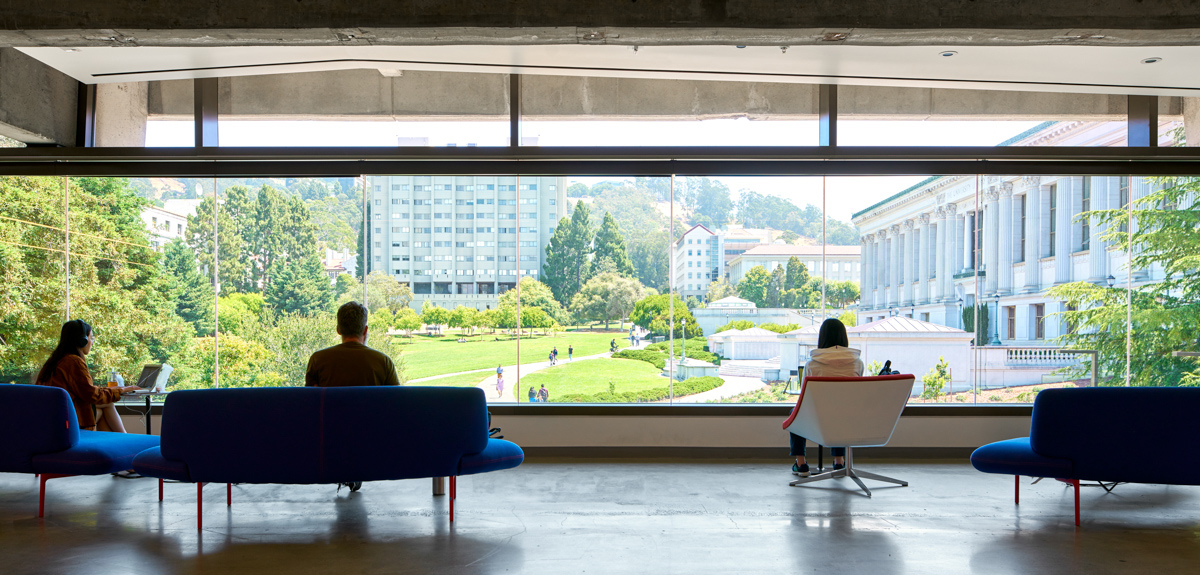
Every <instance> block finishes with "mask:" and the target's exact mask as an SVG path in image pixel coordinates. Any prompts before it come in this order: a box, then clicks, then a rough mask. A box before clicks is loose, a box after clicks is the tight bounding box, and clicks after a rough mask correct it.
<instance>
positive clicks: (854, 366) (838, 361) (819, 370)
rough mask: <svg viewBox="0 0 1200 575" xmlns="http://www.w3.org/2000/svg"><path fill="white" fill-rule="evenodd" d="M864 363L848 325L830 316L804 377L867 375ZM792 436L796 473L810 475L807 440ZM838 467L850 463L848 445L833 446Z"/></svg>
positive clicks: (793, 466)
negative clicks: (846, 446) (852, 342)
mask: <svg viewBox="0 0 1200 575" xmlns="http://www.w3.org/2000/svg"><path fill="white" fill-rule="evenodd" d="M863 369H864V366H863V362H862V359H860V358H859V351H858V350H857V349H850V337H849V336H848V335H846V326H845V325H844V324H842V322H840V321H838V320H836V319H834V318H829V319H827V320H825V321H824V323H822V324H821V331H820V332H818V333H817V349H814V350H813V352H812V354H811V356H810V359H809V360H808V363H807V364H805V365H804V376H803V377H817V376H827V377H858V376H861V375H862V374H863ZM788 435H789V436H790V437H791V455H792V456H793V457H795V458H796V462H795V463H793V464H792V473H794V474H796V475H799V476H800V477H808V476H809V475H810V472H809V469H808V462H807V460H806V459H805V455H806V454H805V450H806V447H807V444H808V442H807V440H805V439H804V438H803V437H800V436H799V435H796V434H794V433H790V434H788ZM829 452H830V454H831V455H833V468H834V470H837V469H841V468H842V467H844V466H845V465H846V457H845V456H846V448H844V447H831V448H830V449H829Z"/></svg>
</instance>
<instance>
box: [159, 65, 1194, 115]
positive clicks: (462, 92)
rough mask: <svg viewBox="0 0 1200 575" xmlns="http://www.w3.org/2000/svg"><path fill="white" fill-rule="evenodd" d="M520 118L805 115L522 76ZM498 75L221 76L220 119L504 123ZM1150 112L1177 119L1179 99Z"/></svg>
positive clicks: (165, 99) (773, 89)
mask: <svg viewBox="0 0 1200 575" xmlns="http://www.w3.org/2000/svg"><path fill="white" fill-rule="evenodd" d="M523 82H524V86H523V89H522V94H523V110H522V114H523V116H524V117H525V118H526V119H535V120H536V119H547V118H555V119H563V118H571V119H584V120H586V119H605V120H620V119H647V120H671V119H709V118H731V117H747V118H751V119H755V120H771V119H815V118H816V116H817V111H818V110H817V87H816V86H814V85H811V84H778V83H764V82H706V81H690V80H647V79H637V78H594V77H593V78H586V77H575V76H537V75H527V76H524V80H523ZM191 90H192V87H191V81H188V80H176V81H166V82H150V86H149V91H148V92H149V110H148V111H149V114H150V115H151V116H153V117H160V118H178V119H186V118H190V117H191V114H192V95H191ZM507 94H508V77H507V75H504V74H468V73H451V72H421V71H405V72H404V73H403V75H402V76H398V77H387V76H383V75H381V74H380V73H379V72H377V71H375V70H343V71H333V72H311V73H302V74H276V75H269V76H239V77H233V78H222V79H221V104H220V113H221V117H222V118H225V119H239V118H240V119H268V118H269V119H278V120H282V119H339V118H341V119H344V118H357V119H363V120H368V119H380V120H384V119H388V120H390V119H398V120H432V119H444V118H458V119H465V118H470V119H504V118H505V117H507V114H508V105H507ZM1159 104H1160V107H1159V115H1160V116H1163V117H1166V118H1178V117H1180V116H1182V114H1183V113H1184V111H1183V103H1182V99H1181V98H1171V97H1163V98H1159ZM1125 106H1126V98H1125V97H1124V96H1111V95H1104V94H1059V93H1043V92H998V91H981V90H949V89H939V88H932V89H931V88H891V87H869V86H842V87H841V88H840V90H839V106H838V108H839V110H838V111H839V116H840V117H841V118H843V119H871V118H889V119H908V120H985V119H997V120H998V119H1006V120H1122V121H1123V120H1124V118H1125Z"/></svg>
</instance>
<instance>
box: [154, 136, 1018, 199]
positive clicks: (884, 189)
mask: <svg viewBox="0 0 1200 575" xmlns="http://www.w3.org/2000/svg"><path fill="white" fill-rule="evenodd" d="M1035 125H1037V122H1017V121H977V122H964V121H932V120H931V121H895V122H886V121H847V120H843V121H841V122H839V123H838V128H839V141H838V143H839V144H842V145H845V146H855V145H874V146H994V145H996V144H998V143H1000V142H1003V141H1004V140H1007V139H1008V138H1011V137H1012V136H1015V135H1017V134H1019V133H1021V132H1023V131H1025V130H1027V129H1029V128H1031V127H1033V126H1035ZM192 126H193V124H192V122H174V121H151V122H149V124H148V126H147V134H146V146H148V147H159V146H191V145H192V142H193V139H192V138H193V133H192V131H193V127H192ZM523 129H524V134H523V137H525V138H537V145H539V146H620V145H640V146H655V145H660V146H672V145H674V146H680V145H691V146H736V145H758V146H785V145H802V146H803V145H807V146H812V145H816V144H817V123H816V122H815V121H749V120H746V119H734V120H705V121H688V122H682V121H681V122H674V121H671V122H633V121H628V122H625V121H622V122H609V121H574V122H566V121H563V122H533V121H530V122H526V123H525V124H524V128H523ZM220 132H221V143H222V144H223V145H225V146H395V145H397V142H398V141H400V140H399V139H400V138H426V139H427V141H428V143H429V145H431V146H446V145H450V144H455V145H458V146H467V145H470V144H475V145H479V146H505V145H507V144H508V122H390V121H378V122H363V121H347V122H334V121H307V122H295V121H223V122H221V124H220ZM408 141H410V142H411V141H412V140H408ZM926 177H927V176H861V177H852V176H842V177H830V178H827V179H825V178H821V177H765V176H744V177H734V176H721V177H717V178H713V179H717V180H720V181H722V182H724V183H725V185H727V186H729V189H730V191H732V192H733V195H734V200H735V201H736V200H737V196H738V194H739V193H740V192H741V191H742V190H754V191H756V192H759V193H762V194H770V195H775V196H779V197H783V198H787V199H789V200H791V201H792V202H794V203H796V204H797V205H799V206H801V207H803V206H804V205H805V204H813V205H815V206H818V207H820V206H821V205H822V204H821V189H822V184H823V182H822V180H823V179H824V180H825V181H824V187H825V198H826V202H827V204H826V209H827V211H828V214H829V216H830V217H832V218H837V219H840V220H843V221H849V219H850V215H851V214H852V213H853V212H855V211H858V210H861V209H863V208H865V207H867V206H869V205H871V204H874V203H875V202H877V201H879V200H882V199H884V198H886V197H888V196H890V195H892V194H894V193H896V192H898V191H900V190H903V189H904V188H907V187H909V186H911V185H913V184H915V183H917V182H919V181H921V180H923V179H925V178H926ZM567 179H568V183H570V182H575V181H579V182H583V183H585V184H588V185H591V184H594V183H596V182H599V181H602V180H620V179H624V178H620V177H612V176H608V177H602V178H591V177H586V178H585V177H580V178H571V177H568V178H567Z"/></svg>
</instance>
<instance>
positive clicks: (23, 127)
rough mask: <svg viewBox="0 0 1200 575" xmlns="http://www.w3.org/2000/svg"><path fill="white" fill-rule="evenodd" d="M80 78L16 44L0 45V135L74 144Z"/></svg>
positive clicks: (25, 139)
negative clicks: (13, 46) (37, 57)
mask: <svg viewBox="0 0 1200 575" xmlns="http://www.w3.org/2000/svg"><path fill="white" fill-rule="evenodd" d="M78 99H79V82H77V81H75V79H74V78H72V77H70V76H68V75H66V74H63V73H62V72H59V71H58V70H55V69H54V68H51V67H50V66H47V65H45V64H43V63H41V62H39V61H37V60H35V59H33V58H32V57H30V56H27V55H25V54H24V53H23V52H21V51H19V50H17V49H16V48H0V135H3V136H6V137H9V138H12V139H14V140H17V141H19V142H25V143H29V144H58V145H61V146H74V145H76V143H75V123H76V119H77V118H76V115H77V113H78V109H77V107H76V102H77V101H78Z"/></svg>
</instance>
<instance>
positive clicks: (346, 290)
mask: <svg viewBox="0 0 1200 575" xmlns="http://www.w3.org/2000/svg"><path fill="white" fill-rule="evenodd" d="M361 291H362V283H360V282H359V281H358V278H356V277H354V276H352V275H350V274H347V273H340V274H338V275H337V278H336V279H334V283H333V297H335V298H337V299H338V300H339V301H340V300H341V298H342V296H344V295H346V294H351V295H353V294H355V293H361Z"/></svg>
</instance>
